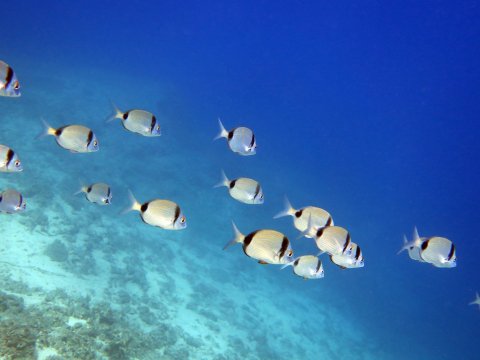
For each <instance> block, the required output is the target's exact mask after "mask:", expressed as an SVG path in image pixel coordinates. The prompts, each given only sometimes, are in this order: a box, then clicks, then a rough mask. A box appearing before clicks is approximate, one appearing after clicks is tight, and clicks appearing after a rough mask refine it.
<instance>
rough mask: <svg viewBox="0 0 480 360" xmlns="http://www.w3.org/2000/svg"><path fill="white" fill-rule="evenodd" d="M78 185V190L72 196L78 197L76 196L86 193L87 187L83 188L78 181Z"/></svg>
mask: <svg viewBox="0 0 480 360" xmlns="http://www.w3.org/2000/svg"><path fill="white" fill-rule="evenodd" d="M78 184H79V188H78V190H77V191H76V192H74V193H73V195H78V194H81V193H85V192H87V186H85V184H84V183H83V181H82V180H78Z"/></svg>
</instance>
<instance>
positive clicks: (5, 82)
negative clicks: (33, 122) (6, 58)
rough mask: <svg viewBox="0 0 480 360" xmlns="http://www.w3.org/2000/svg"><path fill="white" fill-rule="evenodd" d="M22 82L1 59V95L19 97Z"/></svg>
mask: <svg viewBox="0 0 480 360" xmlns="http://www.w3.org/2000/svg"><path fill="white" fill-rule="evenodd" d="M20 95H21V93H20V82H19V81H18V79H17V75H16V74H15V72H14V71H13V69H12V68H11V66H9V65H8V64H7V63H5V62H3V61H1V60H0V96H8V97H19V96H20Z"/></svg>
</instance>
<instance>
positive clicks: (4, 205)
mask: <svg viewBox="0 0 480 360" xmlns="http://www.w3.org/2000/svg"><path fill="white" fill-rule="evenodd" d="M26 207H27V203H26V201H25V199H24V197H23V196H22V194H20V193H19V192H18V191H16V190H13V189H8V190H5V191H3V192H1V193H0V213H6V214H14V213H17V212H22V211H24V210H25V208H26Z"/></svg>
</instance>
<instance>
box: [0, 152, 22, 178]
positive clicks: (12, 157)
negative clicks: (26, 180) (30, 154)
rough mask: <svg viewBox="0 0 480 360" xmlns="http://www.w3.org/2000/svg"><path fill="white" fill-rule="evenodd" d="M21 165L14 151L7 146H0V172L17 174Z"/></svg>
mask: <svg viewBox="0 0 480 360" xmlns="http://www.w3.org/2000/svg"><path fill="white" fill-rule="evenodd" d="M22 170H23V165H22V162H21V161H20V159H19V158H18V155H17V153H16V152H15V151H13V150H12V149H10V148H9V147H8V146H5V145H0V172H19V171H22Z"/></svg>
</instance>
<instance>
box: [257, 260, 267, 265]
mask: <svg viewBox="0 0 480 360" xmlns="http://www.w3.org/2000/svg"><path fill="white" fill-rule="evenodd" d="M258 263H259V264H261V265H268V262H266V261H263V260H258Z"/></svg>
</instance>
